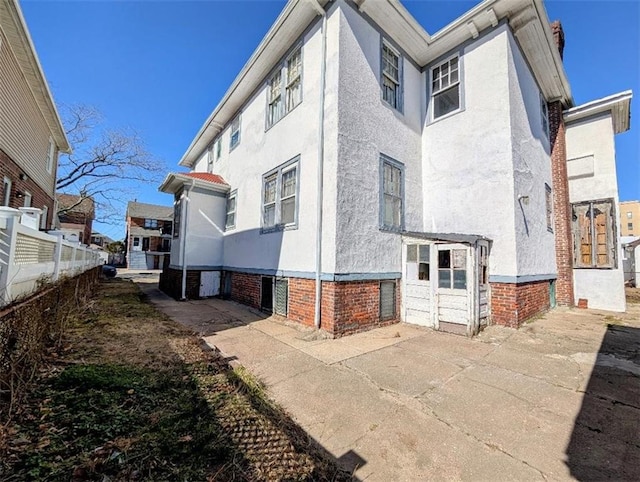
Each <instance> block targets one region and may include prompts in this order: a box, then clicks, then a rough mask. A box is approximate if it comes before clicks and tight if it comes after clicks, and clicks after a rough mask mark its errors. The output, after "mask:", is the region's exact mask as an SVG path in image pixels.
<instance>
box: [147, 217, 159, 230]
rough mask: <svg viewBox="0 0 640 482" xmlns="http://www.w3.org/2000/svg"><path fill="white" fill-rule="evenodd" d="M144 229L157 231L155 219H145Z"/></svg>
mask: <svg viewBox="0 0 640 482" xmlns="http://www.w3.org/2000/svg"><path fill="white" fill-rule="evenodd" d="M144 227H145V228H146V229H158V220H157V219H145V220H144Z"/></svg>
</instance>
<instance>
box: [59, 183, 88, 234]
mask: <svg viewBox="0 0 640 482" xmlns="http://www.w3.org/2000/svg"><path fill="white" fill-rule="evenodd" d="M56 202H57V213H58V222H57V228H58V230H59V231H62V232H63V233H66V234H65V235H71V236H77V241H78V242H80V243H82V244H87V245H88V244H90V243H91V232H92V231H91V228H92V226H93V220H94V219H95V214H96V212H95V203H94V202H93V199H92V198H90V197H82V196H77V195H75V194H62V193H60V194H56Z"/></svg>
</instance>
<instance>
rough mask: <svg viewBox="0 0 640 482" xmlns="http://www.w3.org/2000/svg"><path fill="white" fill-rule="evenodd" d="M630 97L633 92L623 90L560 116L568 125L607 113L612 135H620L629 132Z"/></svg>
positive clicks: (569, 110) (566, 111)
mask: <svg viewBox="0 0 640 482" xmlns="http://www.w3.org/2000/svg"><path fill="white" fill-rule="evenodd" d="M631 97H633V92H631V91H630V90H625V91H624V92H620V93H618V94H613V95H610V96H608V97H604V98H602V99H597V100H594V101H591V102H587V103H586V104H582V105H579V106H577V107H573V108H571V109H568V110H565V111H564V112H563V114H562V115H563V117H564V121H565V123H567V124H569V123H571V122H577V121H580V120H584V119H588V118H592V117H594V116H597V115H599V114H602V113H605V112H608V113H611V119H612V120H613V131H614V133H615V134H620V133H621V132H625V131H627V130H629V127H630V125H631Z"/></svg>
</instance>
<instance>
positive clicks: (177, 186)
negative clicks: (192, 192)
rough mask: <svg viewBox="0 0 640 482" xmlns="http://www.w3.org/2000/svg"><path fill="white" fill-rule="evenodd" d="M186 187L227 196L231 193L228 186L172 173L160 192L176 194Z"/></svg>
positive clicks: (163, 183) (161, 186)
mask: <svg viewBox="0 0 640 482" xmlns="http://www.w3.org/2000/svg"><path fill="white" fill-rule="evenodd" d="M184 186H193V187H197V188H200V189H205V190H207V191H214V192H220V193H223V194H226V193H228V192H229V189H230V187H229V185H228V184H216V183H213V182H209V181H204V180H202V179H198V178H195V177H191V176H188V175H187V174H180V173H170V174H168V175H167V177H166V178H165V179H164V181H163V182H162V184H160V187H158V190H159V191H160V192H164V193H167V194H175V193H177V192H179V191H180V190H181V189H182V188H183V187H184Z"/></svg>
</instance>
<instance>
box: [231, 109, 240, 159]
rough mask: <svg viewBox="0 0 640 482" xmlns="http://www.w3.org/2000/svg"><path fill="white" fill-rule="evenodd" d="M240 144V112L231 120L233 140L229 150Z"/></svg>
mask: <svg viewBox="0 0 640 482" xmlns="http://www.w3.org/2000/svg"><path fill="white" fill-rule="evenodd" d="M238 144H240V114H238V115H237V116H236V118H235V119H233V120H232V121H231V140H230V141H229V151H232V150H233V149H234V148H235V147H236V146H237V145H238Z"/></svg>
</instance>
